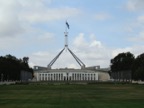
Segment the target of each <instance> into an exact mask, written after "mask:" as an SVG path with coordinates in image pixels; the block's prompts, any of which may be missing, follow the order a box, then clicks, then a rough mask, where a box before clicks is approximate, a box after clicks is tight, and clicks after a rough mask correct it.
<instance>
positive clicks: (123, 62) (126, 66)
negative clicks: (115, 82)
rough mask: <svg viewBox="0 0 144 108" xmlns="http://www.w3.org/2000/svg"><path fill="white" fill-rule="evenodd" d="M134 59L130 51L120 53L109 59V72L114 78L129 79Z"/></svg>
mask: <svg viewBox="0 0 144 108" xmlns="http://www.w3.org/2000/svg"><path fill="white" fill-rule="evenodd" d="M134 59H135V57H134V55H133V54H132V53H130V52H127V53H120V54H118V55H117V56H116V57H114V59H111V74H112V76H113V77H114V79H119V80H121V79H123V80H124V79H126V80H127V79H130V77H131V67H132V65H133V62H134Z"/></svg>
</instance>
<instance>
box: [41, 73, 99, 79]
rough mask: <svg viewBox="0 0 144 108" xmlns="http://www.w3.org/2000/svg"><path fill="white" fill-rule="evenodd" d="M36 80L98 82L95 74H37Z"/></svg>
mask: <svg viewBox="0 0 144 108" xmlns="http://www.w3.org/2000/svg"><path fill="white" fill-rule="evenodd" d="M38 80H40V81H47V80H58V81H59V80H98V76H97V74H96V73H85V74H84V73H72V75H69V74H65V75H63V73H53V74H52V73H41V74H39V78H38Z"/></svg>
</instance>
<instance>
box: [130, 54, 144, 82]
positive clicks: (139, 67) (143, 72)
mask: <svg viewBox="0 0 144 108" xmlns="http://www.w3.org/2000/svg"><path fill="white" fill-rule="evenodd" d="M132 77H133V79H134V80H143V81H144V53H143V54H140V55H139V56H137V58H136V59H135V61H134V63H133V66H132Z"/></svg>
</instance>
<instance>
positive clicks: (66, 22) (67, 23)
mask: <svg viewBox="0 0 144 108" xmlns="http://www.w3.org/2000/svg"><path fill="white" fill-rule="evenodd" d="M66 26H67V28H68V29H69V28H70V27H69V24H68V22H67V21H66Z"/></svg>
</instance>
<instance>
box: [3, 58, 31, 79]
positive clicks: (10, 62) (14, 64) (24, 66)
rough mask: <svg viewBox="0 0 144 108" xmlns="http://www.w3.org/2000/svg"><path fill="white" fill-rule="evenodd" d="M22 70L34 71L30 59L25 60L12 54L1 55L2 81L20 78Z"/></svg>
mask: <svg viewBox="0 0 144 108" xmlns="http://www.w3.org/2000/svg"><path fill="white" fill-rule="evenodd" d="M24 58H27V57H24ZM22 70H24V71H29V72H32V73H33V70H32V69H31V68H30V67H29V65H28V59H27V61H24V60H21V59H17V58H16V57H15V56H12V55H6V56H4V57H2V56H1V57H0V81H5V80H12V81H15V80H20V72H21V71H22Z"/></svg>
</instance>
